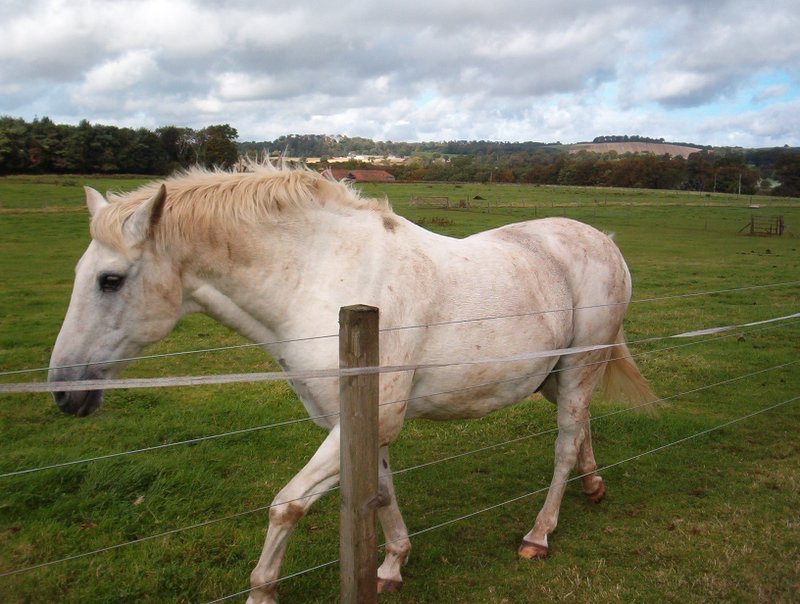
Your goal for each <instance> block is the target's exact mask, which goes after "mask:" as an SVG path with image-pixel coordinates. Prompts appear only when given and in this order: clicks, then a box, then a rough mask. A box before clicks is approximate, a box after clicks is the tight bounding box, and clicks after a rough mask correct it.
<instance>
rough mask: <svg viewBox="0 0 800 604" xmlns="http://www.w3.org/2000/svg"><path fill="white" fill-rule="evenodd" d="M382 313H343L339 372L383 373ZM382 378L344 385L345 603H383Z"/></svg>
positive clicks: (350, 309) (367, 309)
mask: <svg viewBox="0 0 800 604" xmlns="http://www.w3.org/2000/svg"><path fill="white" fill-rule="evenodd" d="M379 364H380V355H379V349H378V309H377V308H374V307H371V306H360V305H359V306H346V307H343V308H341V309H340V310H339V367H340V368H341V369H353V368H360V367H377V366H378V365H379ZM379 377H380V374H378V373H371V374H361V375H343V376H342V377H341V378H340V379H339V405H340V416H339V429H340V443H341V445H340V449H341V453H340V454H341V473H340V495H341V507H340V534H339V537H340V539H339V554H340V555H339V558H340V560H339V576H340V581H341V602H343V603H345V604H374V603H376V602H377V601H378V592H377V576H378V559H377V556H378V552H377V548H378V538H377V532H376V529H375V507H376V502H377V501H378V384H379Z"/></svg>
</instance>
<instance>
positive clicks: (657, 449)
mask: <svg viewBox="0 0 800 604" xmlns="http://www.w3.org/2000/svg"><path fill="white" fill-rule="evenodd" d="M797 400H800V396H795V397H792V398H790V399H786V400H784V401H781V402H780V403H775V404H773V405H770V406H768V407H764V408H762V409H759V410H758V411H754V412H752V413H748V414H747V415H743V416H741V417H737V418H735V419H732V420H730V421H727V422H724V423H722V424H719V425H717V426H714V427H712V428H707V429H705V430H701V431H699V432H695V433H694V434H690V435H688V436H685V437H683V438H680V439H678V440H675V441H672V442H670V443H666V444H664V445H661V446H658V447H655V448H653V449H649V450H647V451H643V452H642V453H637V454H636V455H632V456H630V457H626V458H625V459H621V460H619V461H616V462H613V463H610V464H606V465H604V466H602V467H598V468H597V469H596V470H594V471H593V472H587V473H584V474H578V475H576V476H572V477H570V478H568V479H567V480H565V481H563V483H562V484H569V483H570V482H575V481H576V480H580V479H581V478H584V477H585V476H589V475H591V474H594V473H599V472H605V471H606V470H610V469H612V468H616V467H619V466H621V465H623V464H626V463H630V462H632V461H636V460H639V459H641V458H642V457H646V456H648V455H652V454H654V453H660V452H661V451H664V450H666V449H669V448H670V447H674V446H676V445H680V444H683V443H686V442H688V441H690V440H694V439H696V438H699V437H701V436H705V435H707V434H710V433H712V432H716V431H717V430H721V429H723V428H727V427H728V426H732V425H734V424H737V423H740V422H742V421H745V420H748V419H751V418H753V417H756V416H758V415H762V414H764V413H767V412H769V411H772V410H774V409H778V408H780V407H784V406H786V405H788V404H790V403H793V402H795V401H797ZM549 488H550V485H548V486H546V487H541V488H539V489H536V490H534V491H530V492H528V493H525V494H523V495H519V496H517V497H512V498H511V499H506V500H505V501H501V502H500V503H496V504H493V505H490V506H487V507H485V508H483V509H480V510H476V511H474V512H470V513H469V514H463V515H461V516H458V517H456V518H451V519H450V520H445V521H444V522H439V523H438V524H434V525H432V526H429V527H427V528H424V529H420V530H417V531H413V532H411V533H409V534H408V536H407V537H404V538H403V539H406V538H408V539H413V538H415V537H419V536H420V535H424V534H426V533H430V532H433V531H436V530H439V529H442V528H445V527H448V526H452V525H453V524H457V523H459V522H464V521H466V520H469V519H470V518H474V517H475V516H479V515H480V514H485V513H486V512H491V511H493V510H496V509H499V508H502V507H505V506H507V505H510V504H512V503H517V502H518V501H522V500H524V499H528V498H530V497H533V496H534V495H539V494H541V493H545V492H547V491H548V489H549ZM400 540H401V539H397V540H396V541H400ZM396 541H387V542H385V543H383V544H381V545H380V546H379V547H380V548H385V547H386V546H387V545H389V544H391V543H395V542H396ZM338 563H339V559H338V558H337V559H336V560H330V561H328V562H324V563H322V564H318V565H316V566H313V567H311V568H307V569H303V570H300V571H297V572H295V573H292V574H290V575H286V576H285V577H280V578H278V579H275V580H273V581H268V582H266V583H263V584H261V585H256V586H255V587H250V588H248V589H243V590H241V591H237V592H236V593H232V594H228V595H226V596H222V597H221V598H217V599H215V600H211V601H210V602H208V603H207V604H215V603H218V602H224V601H226V600H230V599H233V598H236V597H239V596H244V595H247V594H249V593H250V592H252V591H254V590H256V589H262V588H264V587H269V586H272V585H276V584H278V583H281V582H283V581H285V580H288V579H293V578H296V577H299V576H302V575H306V574H309V573H312V572H314V571H317V570H320V569H322V568H326V567H329V566H333V565H335V564H338Z"/></svg>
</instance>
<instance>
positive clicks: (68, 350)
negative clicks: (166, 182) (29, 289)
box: [48, 185, 182, 416]
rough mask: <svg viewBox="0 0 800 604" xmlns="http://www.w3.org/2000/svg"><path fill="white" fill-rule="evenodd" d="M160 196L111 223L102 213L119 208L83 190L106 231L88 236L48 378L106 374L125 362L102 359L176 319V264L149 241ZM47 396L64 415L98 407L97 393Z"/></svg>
mask: <svg viewBox="0 0 800 604" xmlns="http://www.w3.org/2000/svg"><path fill="white" fill-rule="evenodd" d="M165 198H166V190H165V187H164V186H163V185H162V186H161V188H160V189H159V190H158V192H157V193H156V194H155V195H153V196H152V197H151V198H150V199H148V200H146V201H144V202H143V203H140V204H138V205H136V206H135V207H134V208H130V207H129V208H128V210H127V211H126V212H124V213H123V212H119V213H118V214H119V215H118V216H115V220H102V217H103V214H104V213H105V212H112V213H113V212H114V211H115V210H119V208H115V207H114V206H115V205H116V204H115V203H114V204H109V202H108V201H106V199H105V198H104V197H103V196H102V195H101V194H100V193H98V192H97V191H95V190H93V189H90V188H88V187H87V188H86V205H87V206H88V208H89V213H90V214H91V216H92V221H93V223H95V222H96V221H98V219H101V220H100V222H101V223H103V229H104V230H107V231H109V232H112V236H107V237H98V236H97V234H96V233H93V236H94V238H93V240H92V242H91V243H90V244H89V247H88V248H87V250H86V252H85V253H84V254H83V257H82V258H81V259H80V261H79V262H78V265H77V267H76V269H75V283H74V286H73V290H72V298H71V300H70V303H69V309H68V310H67V315H66V318H65V319H64V323H63V325H62V326H61V332H60V333H59V334H58V339H57V340H56V343H55V346H54V348H53V354H52V357H51V359H50V372H49V375H48V379H49V380H50V381H51V382H55V381H74V380H87V379H95V380H96V379H108V378H111V377H113V376H114V375H116V374H117V373H118V372H119V370H120V369H121V368H122V366H123V365H124V362H117V363H108V361H114V360H117V359H125V358H127V357H131V356H133V355H135V354H137V353H138V352H139V351H140V350H141V349H142V348H143V347H144V346H146V345H148V344H152V343H154V342H157V341H159V340H160V339H162V338H163V337H164V336H166V335H167V334H168V333H169V332H170V331H171V330H172V328H173V327H174V325H175V323H176V322H177V320H178V318H180V315H181V302H182V287H181V281H180V275H179V272H178V270H177V269H176V267H175V266H174V263H173V262H172V261H171V260H170V259H169V258H167V257H166V256H165V255H164V254H163V253H159V252H158V248H157V246H156V244H155V239H154V233H155V231H156V229H157V228H158V223H159V220H160V218H161V214H162V210H163V207H164V200H165ZM126 203H127V202H126ZM109 216H111V214H109ZM109 216H106V217H105V218H108V217H109ZM93 231H94V229H93ZM114 231H115V232H114ZM53 396H54V398H55V400H56V403H57V404H58V406H59V408H60V409H61V410H62V411H64V412H65V413H72V414H75V415H78V416H85V415H88V414H90V413H91V412H92V411H94V410H95V409H97V407H98V406H99V405H100V403H101V402H102V398H103V393H102V391H101V390H86V391H76V392H70V391H68V392H55V393H54V394H53Z"/></svg>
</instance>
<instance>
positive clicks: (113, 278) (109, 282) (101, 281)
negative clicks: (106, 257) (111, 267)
mask: <svg viewBox="0 0 800 604" xmlns="http://www.w3.org/2000/svg"><path fill="white" fill-rule="evenodd" d="M124 282H125V277H124V276H123V275H115V274H114V273H105V274H103V275H100V276H99V277H98V278H97V285H98V286H99V287H100V291H102V292H115V291H117V290H118V289H119V288H120V287H122V284H123V283H124Z"/></svg>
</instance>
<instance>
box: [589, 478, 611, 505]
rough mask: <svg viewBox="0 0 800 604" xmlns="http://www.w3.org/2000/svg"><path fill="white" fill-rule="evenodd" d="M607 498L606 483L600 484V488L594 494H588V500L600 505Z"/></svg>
mask: <svg viewBox="0 0 800 604" xmlns="http://www.w3.org/2000/svg"><path fill="white" fill-rule="evenodd" d="M605 496H606V483H605V482H600V486H599V487H597V489H595V491H594V493H586V499H588V500H589V501H591V502H592V503H600V502H601V501H603V499H604V498H605Z"/></svg>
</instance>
